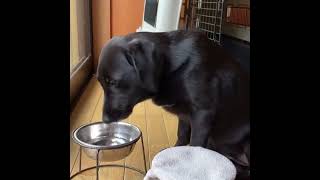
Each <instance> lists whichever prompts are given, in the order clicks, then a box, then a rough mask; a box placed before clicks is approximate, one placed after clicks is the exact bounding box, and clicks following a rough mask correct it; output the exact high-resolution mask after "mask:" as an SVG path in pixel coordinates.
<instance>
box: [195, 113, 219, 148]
mask: <svg viewBox="0 0 320 180" xmlns="http://www.w3.org/2000/svg"><path fill="white" fill-rule="evenodd" d="M214 116H215V113H214V112H213V111H207V110H200V111H198V112H194V113H193V114H192V116H191V117H192V118H191V139H190V145H191V146H201V147H206V146H207V143H208V139H209V134H210V130H211V128H212V122H213V121H214Z"/></svg>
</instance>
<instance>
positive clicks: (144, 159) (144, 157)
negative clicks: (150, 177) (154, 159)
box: [141, 134, 148, 173]
mask: <svg viewBox="0 0 320 180" xmlns="http://www.w3.org/2000/svg"><path fill="white" fill-rule="evenodd" d="M141 144H142V153H143V162H144V170H145V172H146V173H147V171H148V170H147V161H146V154H145V152H144V143H143V136H142V134H141Z"/></svg>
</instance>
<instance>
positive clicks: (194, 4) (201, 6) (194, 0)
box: [188, 0, 223, 44]
mask: <svg viewBox="0 0 320 180" xmlns="http://www.w3.org/2000/svg"><path fill="white" fill-rule="evenodd" d="M190 6H191V7H190V10H191V14H190V23H189V27H188V28H190V29H198V30H201V31H204V32H206V34H207V36H208V38H209V39H210V40H213V41H215V42H217V43H218V44H220V38H221V25H222V14H223V0H191V1H190Z"/></svg>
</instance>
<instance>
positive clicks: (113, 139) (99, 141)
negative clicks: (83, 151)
mask: <svg viewBox="0 0 320 180" xmlns="http://www.w3.org/2000/svg"><path fill="white" fill-rule="evenodd" d="M128 142H129V140H128V139H124V138H121V137H117V136H101V137H98V138H95V139H92V140H91V141H90V142H89V144H92V145H96V146H108V147H111V146H116V145H120V144H125V143H128Z"/></svg>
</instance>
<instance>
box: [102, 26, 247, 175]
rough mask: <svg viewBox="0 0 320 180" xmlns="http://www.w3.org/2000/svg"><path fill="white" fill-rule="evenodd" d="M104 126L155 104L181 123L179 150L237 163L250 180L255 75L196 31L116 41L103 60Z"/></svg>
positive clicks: (143, 34) (136, 35)
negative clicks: (208, 152) (198, 149)
mask: <svg viewBox="0 0 320 180" xmlns="http://www.w3.org/2000/svg"><path fill="white" fill-rule="evenodd" d="M98 80H99V81H100V83H101V85H102V87H103V89H104V92H105V102H104V108H103V120H104V121H105V122H113V121H118V120H120V119H123V118H126V117H127V116H128V115H130V113H131V112H132V108H133V107H134V105H135V104H137V103H139V102H141V101H143V100H145V99H148V98H152V100H153V101H154V103H155V104H157V105H159V106H163V107H164V108H165V109H166V110H168V111H170V112H173V113H175V114H176V115H177V116H178V117H179V127H178V141H177V143H176V145H177V146H178V145H187V144H190V145H191V146H202V147H206V148H209V149H213V150H215V151H217V152H220V153H221V154H224V155H225V156H226V157H228V158H229V159H231V160H232V161H233V162H234V163H235V165H236V166H237V171H238V178H239V179H240V178H244V179H250V170H249V167H250V121H249V82H250V79H249V75H248V74H247V73H245V72H244V71H242V70H241V68H240V65H239V64H238V63H237V62H236V61H235V60H234V59H232V58H231V57H230V56H229V55H228V54H227V53H226V52H225V51H224V50H223V48H221V47H220V46H218V45H215V44H214V43H213V42H211V41H210V40H208V39H207V37H206V36H205V35H204V34H203V33H201V32H196V31H173V32H165V33H147V32H140V33H133V34H129V35H127V36H123V37H115V38H112V40H111V41H110V42H109V43H107V44H106V46H105V47H104V48H103V50H102V52H101V56H100V63H99V66H98Z"/></svg>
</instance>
